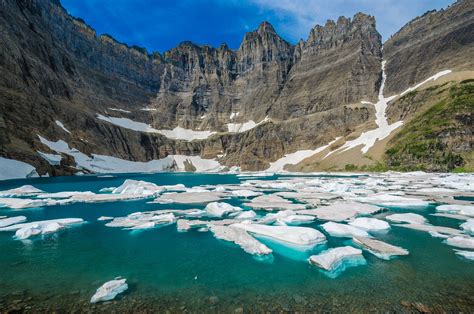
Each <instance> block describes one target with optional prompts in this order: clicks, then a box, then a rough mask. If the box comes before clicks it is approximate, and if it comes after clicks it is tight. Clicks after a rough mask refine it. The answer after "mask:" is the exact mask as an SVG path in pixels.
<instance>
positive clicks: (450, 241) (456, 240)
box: [446, 236, 474, 250]
mask: <svg viewBox="0 0 474 314" xmlns="http://www.w3.org/2000/svg"><path fill="white" fill-rule="evenodd" d="M446 244H447V245H450V246H454V247H458V248H461V249H471V250H474V238H473V237H463V236H456V237H452V238H447V239H446Z"/></svg>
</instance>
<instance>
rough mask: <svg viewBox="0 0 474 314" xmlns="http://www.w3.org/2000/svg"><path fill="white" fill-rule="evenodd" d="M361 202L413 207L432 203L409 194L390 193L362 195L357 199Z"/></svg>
mask: <svg viewBox="0 0 474 314" xmlns="http://www.w3.org/2000/svg"><path fill="white" fill-rule="evenodd" d="M357 201H359V202H363V203H369V204H375V205H379V206H386V207H405V208H413V207H415V208H416V207H426V206H429V205H430V204H431V202H430V201H425V200H423V199H419V198H414V197H407V196H400V195H394V194H393V193H392V194H388V193H379V194H374V195H371V196H367V197H360V198H358V199H357Z"/></svg>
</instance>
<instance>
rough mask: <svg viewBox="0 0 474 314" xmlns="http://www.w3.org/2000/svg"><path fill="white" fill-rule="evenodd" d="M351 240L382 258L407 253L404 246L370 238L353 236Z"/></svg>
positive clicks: (386, 258) (387, 258)
mask: <svg viewBox="0 0 474 314" xmlns="http://www.w3.org/2000/svg"><path fill="white" fill-rule="evenodd" d="M352 240H353V241H354V243H355V244H356V245H359V246H361V247H362V248H363V249H365V250H367V251H369V252H370V253H372V254H374V255H375V256H377V257H378V258H381V259H384V260H389V259H391V258H392V257H394V256H400V255H408V254H409V252H408V250H405V249H404V248H401V247H398V246H395V245H391V244H388V243H385V242H383V241H379V240H375V239H371V238H364V237H354V238H353V239H352Z"/></svg>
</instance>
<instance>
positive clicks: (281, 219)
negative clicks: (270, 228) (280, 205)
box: [259, 210, 315, 226]
mask: <svg viewBox="0 0 474 314" xmlns="http://www.w3.org/2000/svg"><path fill="white" fill-rule="evenodd" d="M314 219H315V218H314V216H309V215H299V214H298V212H294V211H292V210H285V211H279V212H277V213H275V214H267V215H265V217H263V218H262V219H260V220H259V223H262V224H273V223H276V224H277V225H280V226H286V225H299V224H304V223H311V222H313V221H314Z"/></svg>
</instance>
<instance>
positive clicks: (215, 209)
mask: <svg viewBox="0 0 474 314" xmlns="http://www.w3.org/2000/svg"><path fill="white" fill-rule="evenodd" d="M204 210H205V211H206V214H207V215H208V216H210V217H222V216H224V215H226V214H230V213H233V212H239V211H242V208H240V207H236V206H232V205H230V204H227V203H222V202H212V203H209V204H207V205H206V208H205V209H204Z"/></svg>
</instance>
